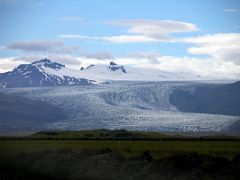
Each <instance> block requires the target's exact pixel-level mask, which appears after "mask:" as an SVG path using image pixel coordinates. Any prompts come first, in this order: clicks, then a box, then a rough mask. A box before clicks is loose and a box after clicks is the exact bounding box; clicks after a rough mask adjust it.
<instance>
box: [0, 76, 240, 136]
mask: <svg viewBox="0 0 240 180" xmlns="http://www.w3.org/2000/svg"><path fill="white" fill-rule="evenodd" d="M201 84H204V85H208V83H201V82H190V81H189V82H181V81H176V82H171V81H170V82H168V81H166V82H164V81H162V82H149V81H148V82H143V81H142V82H139V81H113V82H111V83H110V84H98V85H91V86H89V85H88V86H87V85H86V86H84V85H77V86H51V87H28V88H7V89H0V92H4V93H6V94H14V95H18V96H22V97H25V98H28V99H31V100H41V101H44V102H47V103H49V104H52V105H55V106H57V107H59V108H61V109H62V111H63V112H64V114H66V118H65V119H61V120H56V121H54V122H49V123H45V124H44V128H45V129H44V130H84V129H102V128H105V129H127V130H143V131H165V132H222V131H227V130H228V129H229V128H230V127H231V126H233V125H234V124H235V123H238V122H239V121H240V118H239V116H229V115H218V114H205V113H190V112H181V111H179V110H178V109H177V108H176V107H175V106H174V105H173V104H171V102H170V101H169V97H170V95H171V94H172V92H173V91H174V90H175V89H186V88H187V89H188V90H190V91H191V89H192V90H193V91H194V88H196V87H197V86H199V85H201ZM43 113H44V112H43ZM33 130H34V128H33Z"/></svg>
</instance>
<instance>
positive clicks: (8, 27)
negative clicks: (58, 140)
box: [0, 0, 240, 79]
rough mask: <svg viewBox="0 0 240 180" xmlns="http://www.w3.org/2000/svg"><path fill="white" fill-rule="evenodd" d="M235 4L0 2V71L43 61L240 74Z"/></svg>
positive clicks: (238, 2) (201, 0)
mask: <svg viewBox="0 0 240 180" xmlns="http://www.w3.org/2000/svg"><path fill="white" fill-rule="evenodd" d="M239 20H240V0H195V1H192V0H181V1H179V0H165V1H163V0H162V1H161V0H87V1H79V0H61V1H59V0H0V72H6V71H9V70H12V69H13V68H15V67H16V66H18V65H19V64H23V63H30V62H33V61H37V60H39V59H42V58H45V57H47V58H49V59H51V60H52V61H56V62H59V63H62V64H65V65H66V66H68V67H69V68H74V69H80V67H81V66H87V65H89V64H107V63H109V61H111V60H113V61H115V62H117V63H119V64H122V65H128V66H136V67H145V68H156V69H161V70H165V71H170V72H176V73H178V72H184V73H191V74H195V75H201V76H205V77H213V78H220V79H221V78H222V79H224V78H228V79H239V77H240V21H239Z"/></svg>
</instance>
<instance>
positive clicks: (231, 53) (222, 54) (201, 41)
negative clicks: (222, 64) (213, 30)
mask: <svg viewBox="0 0 240 180" xmlns="http://www.w3.org/2000/svg"><path fill="white" fill-rule="evenodd" d="M178 41H179V42H183V43H191V44H196V45H197V46H194V47H191V48H189V49H188V52H189V53H191V54H194V55H209V56H210V57H212V58H214V59H215V60H223V61H231V62H234V63H235V64H240V33H218V34H210V35H203V36H197V37H190V38H182V39H179V40H178Z"/></svg>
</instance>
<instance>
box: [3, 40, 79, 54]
mask: <svg viewBox="0 0 240 180" xmlns="http://www.w3.org/2000/svg"><path fill="white" fill-rule="evenodd" d="M6 49H8V50H20V51H25V52H50V53H51V52H54V53H61V54H64V53H70V52H75V51H78V50H79V49H80V47H79V46H65V44H64V42H63V41H59V40H32V41H19V42H14V43H12V44H9V45H7V46H6Z"/></svg>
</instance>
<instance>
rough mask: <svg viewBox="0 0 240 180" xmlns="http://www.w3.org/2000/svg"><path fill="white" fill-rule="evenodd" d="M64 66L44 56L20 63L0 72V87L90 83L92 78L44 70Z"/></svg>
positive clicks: (56, 70) (56, 69)
mask: <svg viewBox="0 0 240 180" xmlns="http://www.w3.org/2000/svg"><path fill="white" fill-rule="evenodd" d="M64 68H65V65H62V64H59V63H56V62H52V61H50V60H49V59H46V58H45V59H42V60H40V61H35V62H33V63H31V64H21V65H19V66H18V67H17V68H15V69H14V70H13V71H9V72H6V73H1V74H0V87H2V88H14V87H41V86H60V85H89V84H92V82H93V81H92V80H88V79H84V78H76V77H70V76H60V75H59V76H58V75H53V74H50V73H49V72H47V70H46V69H50V70H51V71H55V72H58V71H60V70H61V69H64ZM55 74H57V73H55Z"/></svg>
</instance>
